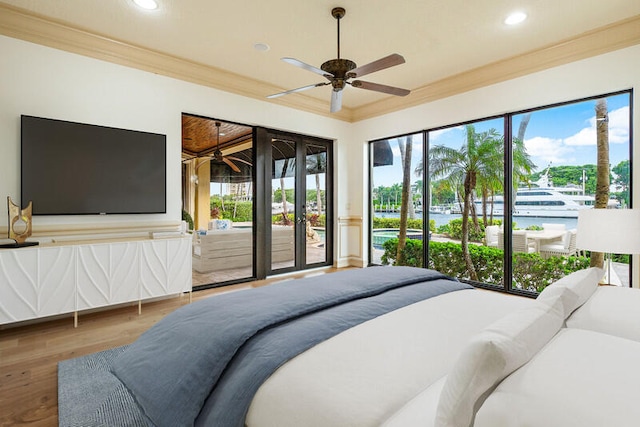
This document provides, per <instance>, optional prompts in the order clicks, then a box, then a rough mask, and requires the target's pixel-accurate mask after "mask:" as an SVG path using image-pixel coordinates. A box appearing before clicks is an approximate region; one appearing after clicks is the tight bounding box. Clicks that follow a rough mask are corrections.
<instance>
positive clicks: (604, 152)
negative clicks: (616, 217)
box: [591, 98, 609, 268]
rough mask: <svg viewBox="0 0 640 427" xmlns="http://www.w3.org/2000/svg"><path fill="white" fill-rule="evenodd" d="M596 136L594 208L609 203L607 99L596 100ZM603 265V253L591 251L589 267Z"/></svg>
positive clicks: (599, 207) (602, 207)
mask: <svg viewBox="0 0 640 427" xmlns="http://www.w3.org/2000/svg"><path fill="white" fill-rule="evenodd" d="M596 137H597V147H598V161H597V178H596V202H595V206H594V209H607V206H608V204H609V122H608V117H607V100H606V99H604V98H603V99H598V100H597V101H596ZM603 266H604V254H603V253H602V252H591V267H600V268H602V267H603Z"/></svg>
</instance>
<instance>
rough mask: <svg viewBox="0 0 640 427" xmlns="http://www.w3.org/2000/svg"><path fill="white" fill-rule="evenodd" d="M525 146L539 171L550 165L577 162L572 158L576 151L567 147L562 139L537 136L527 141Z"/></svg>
mask: <svg viewBox="0 0 640 427" xmlns="http://www.w3.org/2000/svg"><path fill="white" fill-rule="evenodd" d="M524 145H525V147H526V149H527V152H528V153H529V155H530V156H531V159H532V160H533V162H534V163H535V164H536V166H537V167H538V169H541V168H545V167H547V165H548V164H549V163H554V164H567V163H573V162H575V161H576V159H575V157H573V156H572V154H573V153H574V149H573V148H572V147H567V146H565V145H564V144H563V142H562V139H554V138H547V137H544V136H536V137H533V138H530V139H525V141H524Z"/></svg>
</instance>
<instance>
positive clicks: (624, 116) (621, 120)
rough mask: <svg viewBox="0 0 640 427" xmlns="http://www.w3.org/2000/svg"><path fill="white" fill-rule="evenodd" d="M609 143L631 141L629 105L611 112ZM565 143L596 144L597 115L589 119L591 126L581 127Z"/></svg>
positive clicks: (578, 144) (575, 144) (576, 144)
mask: <svg viewBox="0 0 640 427" xmlns="http://www.w3.org/2000/svg"><path fill="white" fill-rule="evenodd" d="M608 116H609V122H608V123H609V143H610V144H624V143H627V142H628V141H629V107H622V108H618V109H617V110H613V111H610V112H609V114H608ZM563 143H564V144H565V145H572V146H584V145H596V143H597V134H596V117H595V115H594V116H593V117H591V118H590V119H589V127H586V128H583V129H580V131H578V132H577V133H576V134H574V135H572V136H570V137H568V138H565V139H564V140H563Z"/></svg>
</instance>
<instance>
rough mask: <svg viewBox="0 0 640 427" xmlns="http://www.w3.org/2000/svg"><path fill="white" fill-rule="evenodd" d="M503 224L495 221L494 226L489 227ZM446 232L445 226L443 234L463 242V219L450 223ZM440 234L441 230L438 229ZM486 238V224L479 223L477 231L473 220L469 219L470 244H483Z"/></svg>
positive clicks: (500, 221)
mask: <svg viewBox="0 0 640 427" xmlns="http://www.w3.org/2000/svg"><path fill="white" fill-rule="evenodd" d="M500 224H502V220H496V219H494V220H493V222H492V224H489V225H500ZM446 227H447V228H446V231H445V229H444V226H441V228H442V233H441V234H447V235H448V236H449V237H451V238H452V239H457V240H462V218H456V219H452V220H451V221H449V223H448V224H447V225H446ZM438 232H439V233H440V228H439V229H438ZM483 238H484V224H483V222H482V221H478V228H477V229H476V227H475V225H474V224H473V221H472V219H471V218H469V241H470V242H482V239H483Z"/></svg>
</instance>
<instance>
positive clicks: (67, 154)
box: [21, 115, 167, 215]
mask: <svg viewBox="0 0 640 427" xmlns="http://www.w3.org/2000/svg"><path fill="white" fill-rule="evenodd" d="M21 132H22V137H21V141H22V152H21V182H22V189H21V203H22V205H23V206H26V205H27V203H29V201H32V202H33V215H81V214H150V213H166V170H167V167H166V139H167V138H166V136H165V135H160V134H155V133H148V132H139V131H133V130H125V129H116V128H110V127H104V126H96V125H89V124H83V123H73V122H66V121H61V120H53V119H46V118H40V117H32V116H25V115H23V116H22V118H21Z"/></svg>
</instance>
